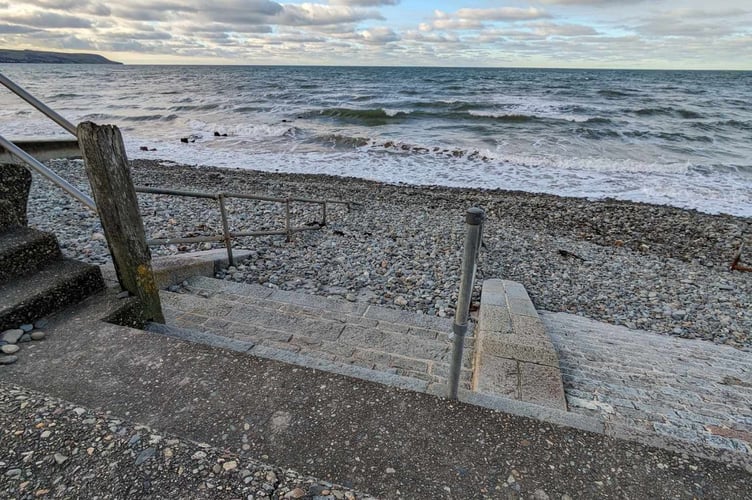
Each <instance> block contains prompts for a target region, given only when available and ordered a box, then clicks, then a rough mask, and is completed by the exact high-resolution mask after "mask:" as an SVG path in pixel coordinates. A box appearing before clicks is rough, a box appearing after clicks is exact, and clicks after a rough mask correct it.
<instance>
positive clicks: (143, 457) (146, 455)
mask: <svg viewBox="0 0 752 500" xmlns="http://www.w3.org/2000/svg"><path fill="white" fill-rule="evenodd" d="M156 452H157V450H156V449H155V448H146V449H145V450H143V451H142V452H141V453H139V454H138V456H137V457H136V462H135V464H136V465H141V464H142V463H144V462H146V461H147V460H149V459H150V458H151V457H153V456H154V454H155V453H156Z"/></svg>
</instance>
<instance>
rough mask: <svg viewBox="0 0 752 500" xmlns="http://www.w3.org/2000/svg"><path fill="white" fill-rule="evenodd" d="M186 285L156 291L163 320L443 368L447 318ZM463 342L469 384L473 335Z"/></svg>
mask: <svg viewBox="0 0 752 500" xmlns="http://www.w3.org/2000/svg"><path fill="white" fill-rule="evenodd" d="M189 290H190V291H191V292H192V293H174V292H167V291H163V292H161V298H162V306H163V308H164V312H165V317H166V319H167V322H168V324H169V325H173V326H176V327H178V328H183V329H189V330H194V331H198V332H207V333H211V334H214V335H218V336H222V337H225V338H228V339H233V340H234V341H240V342H245V343H249V344H252V345H261V346H265V347H269V348H273V349H279V350H283V351H290V352H293V353H296V354H299V355H304V356H313V357H317V358H321V359H325V360H327V361H331V362H339V363H346V364H351V365H355V366H361V367H363V368H367V369H377V370H388V371H390V372H391V373H394V374H395V375H400V376H407V377H411V378H416V379H421V380H425V381H428V382H440V383H441V382H443V381H444V380H445V378H446V376H447V374H448V370H449V364H450V360H451V353H452V342H451V341H450V340H449V335H448V334H449V333H450V332H451V322H450V321H448V320H443V319H441V318H435V319H437V320H439V321H433V319H434V318H432V317H429V316H426V315H421V314H416V313H405V312H404V311H395V310H391V309H386V308H381V307H378V306H374V305H368V304H362V303H351V302H346V301H337V300H330V299H326V298H323V297H318V296H311V295H307V294H303V293H298V292H280V293H277V292H278V291H276V290H272V289H269V288H264V287H261V286H259V285H243V284H238V283H231V282H225V281H221V280H215V279H211V278H194V279H191V280H189ZM199 293H202V294H203V296H202V295H199ZM403 318H405V319H407V320H408V321H409V323H403V322H402V321H401V320H402V319H403ZM438 326H445V328H440V329H439V328H437V327H438ZM466 342H467V344H466V349H465V356H464V358H463V359H464V363H463V364H464V368H465V370H463V381H464V382H468V383H469V379H470V375H471V373H470V368H471V366H472V353H473V349H472V345H473V342H474V339H472V338H468V339H467V341H466Z"/></svg>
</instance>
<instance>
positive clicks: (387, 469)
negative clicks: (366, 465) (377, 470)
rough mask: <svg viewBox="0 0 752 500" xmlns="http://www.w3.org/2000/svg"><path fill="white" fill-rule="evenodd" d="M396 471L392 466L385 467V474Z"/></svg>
mask: <svg viewBox="0 0 752 500" xmlns="http://www.w3.org/2000/svg"><path fill="white" fill-rule="evenodd" d="M396 472H397V471H396V470H394V469H393V468H391V467H387V468H386V473H387V474H394V473H396Z"/></svg>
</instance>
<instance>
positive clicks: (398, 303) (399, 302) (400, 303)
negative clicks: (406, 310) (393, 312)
mask: <svg viewBox="0 0 752 500" xmlns="http://www.w3.org/2000/svg"><path fill="white" fill-rule="evenodd" d="M394 305H396V306H400V307H404V306H406V305H407V299H406V298H405V297H403V296H402V295H398V296H397V297H396V298H395V299H394Z"/></svg>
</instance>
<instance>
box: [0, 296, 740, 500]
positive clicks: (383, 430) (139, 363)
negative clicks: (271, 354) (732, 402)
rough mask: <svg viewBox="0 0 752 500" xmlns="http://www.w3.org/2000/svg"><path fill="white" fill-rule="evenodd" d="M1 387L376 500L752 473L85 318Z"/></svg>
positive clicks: (623, 490) (33, 350)
mask: <svg viewBox="0 0 752 500" xmlns="http://www.w3.org/2000/svg"><path fill="white" fill-rule="evenodd" d="M88 306H89V309H76V310H70V311H68V312H67V313H64V314H61V315H59V316H57V317H56V318H53V320H52V321H51V323H50V326H49V328H48V340H45V341H43V342H41V343H39V344H35V345H32V346H30V347H29V348H28V349H25V351H24V352H23V357H22V358H21V359H20V360H19V361H18V363H16V364H14V365H11V366H8V367H4V368H3V369H2V370H0V380H1V381H4V382H11V383H15V384H20V385H22V386H25V387H29V388H32V389H35V390H39V391H43V392H45V393H47V394H50V395H53V396H56V397H60V398H63V399H65V400H68V401H71V402H74V403H76V404H80V405H83V406H87V407H91V408H102V409H106V410H109V411H111V412H112V414H113V415H119V416H122V417H124V418H127V419H129V420H132V421H135V422H140V423H143V424H146V425H149V426H151V427H152V428H154V429H161V430H163V431H164V432H168V433H171V434H175V435H178V436H181V437H185V438H186V439H191V440H194V441H198V442H207V443H209V444H212V445H214V446H217V447H218V448H221V449H226V450H228V451H229V452H231V453H236V454H238V455H239V456H253V457H260V456H262V455H266V456H267V457H268V461H269V462H272V463H274V464H277V465H281V466H284V467H292V468H294V469H297V470H299V471H301V472H303V473H306V474H311V475H313V476H315V477H318V478H321V479H323V480H327V481H331V482H335V483H339V484H343V485H345V486H351V487H355V488H357V489H359V490H361V491H364V492H368V493H371V494H374V495H377V496H381V497H384V498H484V497H485V498H531V497H535V498H557V499H558V498H607V497H619V498H639V499H643V498H699V497H703V498H727V499H737V498H738V499H741V498H749V488H748V485H749V482H750V479H751V478H752V476H751V475H750V474H752V468H749V467H748V468H747V470H745V469H744V468H742V467H735V466H731V465H727V464H723V463H719V462H715V461H710V460H706V459H702V458H697V457H692V456H688V455H686V454H681V453H673V452H670V451H665V450H661V449H656V448H651V447H648V446H645V445H641V444H637V443H633V442H628V441H623V440H618V439H613V438H610V437H607V436H604V435H601V434H594V433H589V432H584V431H580V430H576V429H572V428H567V427H559V426H556V425H551V424H548V423H545V422H541V421H537V420H532V419H528V418H523V417H517V416H513V415H510V414H504V413H499V412H496V411H493V410H490V409H486V408H482V407H478V406H471V405H467V404H463V403H453V402H449V401H446V400H444V399H442V398H437V397H435V396H431V395H429V394H423V393H418V392H413V391H409V390H402V389H397V388H394V387H387V386H384V385H380V384H376V383H372V382H367V381H363V380H359V379H354V378H350V377H345V376H341V375H336V374H331V373H326V372H322V371H319V370H314V369H310V368H302V367H297V366H293V365H290V364H286V363H282V362H278V361H273V360H268V359H261V358H258V357H254V356H250V355H247V354H244V353H240V352H235V351H230V350H226V349H221V348H218V347H211V346H206V345H201V344H195V343H189V342H186V341H182V340H178V339H174V338H170V337H167V336H164V335H158V334H153V333H148V332H143V331H139V330H134V329H130V328H124V327H118V326H114V325H109V324H105V323H101V322H98V321H94V320H92V319H91V318H92V317H94V315H101V314H102V310H101V307H100V308H99V309H97V305H96V304H95V303H93V302H92V301H89V302H88Z"/></svg>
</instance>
